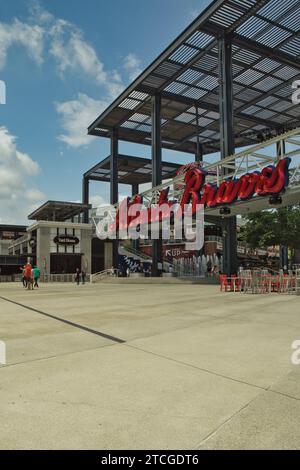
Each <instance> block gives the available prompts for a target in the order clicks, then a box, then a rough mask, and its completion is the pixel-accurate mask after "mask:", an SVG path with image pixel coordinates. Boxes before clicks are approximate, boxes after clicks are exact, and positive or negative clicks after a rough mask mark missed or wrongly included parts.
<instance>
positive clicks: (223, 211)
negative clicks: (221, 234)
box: [220, 206, 231, 215]
mask: <svg viewBox="0 0 300 470" xmlns="http://www.w3.org/2000/svg"><path fill="white" fill-rule="evenodd" d="M230 213H231V210H230V209H229V207H226V206H225V207H221V209H220V215H229V214H230Z"/></svg>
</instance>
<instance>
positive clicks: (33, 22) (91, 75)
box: [0, 0, 141, 172]
mask: <svg viewBox="0 0 300 470" xmlns="http://www.w3.org/2000/svg"><path fill="white" fill-rule="evenodd" d="M13 45H21V46H23V47H24V48H25V49H26V51H27V53H28V54H29V56H30V57H31V58H32V59H33V60H34V61H35V62H36V63H38V64H41V63H42V62H43V60H44V59H45V60H46V59H47V58H50V57H52V59H54V61H55V64H56V67H57V71H58V73H59V75H60V76H61V77H64V76H65V75H66V74H70V73H73V74H76V75H77V76H78V75H81V76H84V77H86V78H88V79H89V80H90V81H91V82H93V83H95V84H96V85H98V86H99V88H100V89H101V99H100V100H99V99H93V98H92V97H89V96H88V95H86V94H84V93H79V94H78V96H77V97H76V98H75V99H71V100H70V99H69V100H66V101H63V102H60V103H55V108H56V111H57V113H58V115H59V117H60V119H61V125H62V129H63V131H62V133H61V134H60V135H59V136H58V138H59V139H60V140H61V141H63V142H64V143H66V144H68V145H70V146H72V147H80V146H82V145H88V144H89V143H90V142H91V141H92V140H93V139H92V138H91V137H90V136H87V127H88V125H89V124H90V123H91V122H92V121H93V120H94V119H95V118H96V117H97V116H98V115H99V114H100V113H101V112H102V111H103V110H104V109H105V108H106V107H107V106H108V105H109V103H110V102H111V101H112V100H114V99H115V98H116V97H117V96H118V95H119V94H120V93H121V92H122V91H123V89H124V88H125V85H126V83H125V82H127V80H128V79H129V80H133V79H134V78H136V76H137V75H138V74H139V73H140V72H141V62H140V60H139V59H138V57H137V56H136V55H135V54H133V53H130V54H128V55H127V56H126V57H125V58H124V60H123V61H121V63H120V66H119V67H118V68H115V69H113V70H107V69H106V68H105V66H104V64H103V62H102V60H101V58H100V57H99V55H98V53H97V51H96V49H95V48H94V47H93V46H92V45H91V44H89V43H88V42H87V41H86V39H85V38H84V34H83V32H82V31H81V30H80V29H79V28H78V27H77V26H76V25H75V24H73V23H71V22H69V21H66V20H65V19H63V18H58V17H55V16H54V15H53V14H52V13H49V12H48V11H47V10H44V9H43V7H42V6H41V4H40V3H39V1H38V0H31V2H30V14H29V17H28V20H27V22H21V21H19V20H18V19H14V20H13V22H12V24H7V23H0V69H1V68H3V67H4V66H5V64H6V59H7V52H8V49H9V48H10V47H11V46H13ZM122 74H126V77H127V79H126V81H123V79H122ZM26 157H27V156H26V155H25V154H21V153H20V155H19V157H18V158H19V160H20V162H21V163H22V164H23V165H24V166H25V167H26V168H29V167H30V166H31V167H30V172H35V168H34V165H33V166H32V164H31V163H30V162H29V161H28V159H27V161H26ZM25 171H26V170H25Z"/></svg>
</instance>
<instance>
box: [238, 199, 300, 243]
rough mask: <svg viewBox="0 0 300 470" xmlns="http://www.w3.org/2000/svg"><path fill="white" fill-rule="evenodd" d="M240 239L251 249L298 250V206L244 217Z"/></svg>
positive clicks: (299, 237)
mask: <svg viewBox="0 0 300 470" xmlns="http://www.w3.org/2000/svg"><path fill="white" fill-rule="evenodd" d="M246 220H247V222H246V224H245V226H244V227H242V230H241V233H240V239H241V240H244V241H245V242H247V243H248V244H249V245H250V246H251V248H266V247H268V246H273V245H284V246H287V247H289V248H291V249H292V250H294V249H299V248H300V206H299V205H297V206H289V207H283V208H280V209H275V210H268V211H263V212H255V213H253V214H249V215H248V216H247V217H246Z"/></svg>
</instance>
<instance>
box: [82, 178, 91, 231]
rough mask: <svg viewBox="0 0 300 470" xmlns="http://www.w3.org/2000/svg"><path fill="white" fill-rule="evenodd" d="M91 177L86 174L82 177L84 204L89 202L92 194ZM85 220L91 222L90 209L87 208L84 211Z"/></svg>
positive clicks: (86, 222)
mask: <svg viewBox="0 0 300 470" xmlns="http://www.w3.org/2000/svg"><path fill="white" fill-rule="evenodd" d="M89 183H90V181H89V178H88V177H86V176H84V177H83V178H82V203H83V204H89V200H90V196H89V189H90V188H89ZM83 222H84V223H85V224H88V223H89V211H88V210H86V211H84V213H83Z"/></svg>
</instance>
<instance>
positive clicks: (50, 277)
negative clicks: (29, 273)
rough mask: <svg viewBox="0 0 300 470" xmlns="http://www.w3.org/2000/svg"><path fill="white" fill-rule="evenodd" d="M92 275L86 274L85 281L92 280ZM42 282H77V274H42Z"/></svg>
mask: <svg viewBox="0 0 300 470" xmlns="http://www.w3.org/2000/svg"><path fill="white" fill-rule="evenodd" d="M90 277H91V275H90V274H86V276H85V282H90ZM80 280H82V279H81V278H80ZM40 282H75V274H41V276H40Z"/></svg>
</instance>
